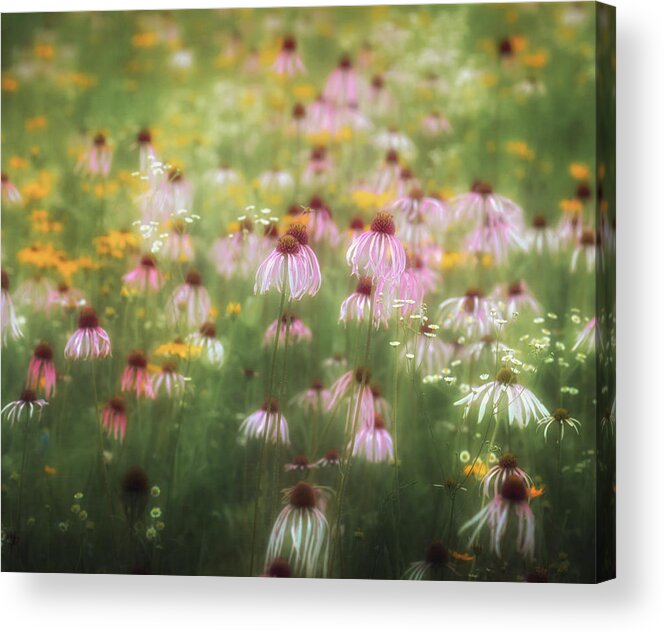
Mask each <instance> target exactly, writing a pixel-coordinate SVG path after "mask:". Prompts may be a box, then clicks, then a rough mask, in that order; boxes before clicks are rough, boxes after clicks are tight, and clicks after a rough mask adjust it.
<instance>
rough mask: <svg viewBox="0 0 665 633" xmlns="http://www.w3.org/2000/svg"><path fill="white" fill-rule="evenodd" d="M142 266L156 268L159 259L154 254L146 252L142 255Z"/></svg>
mask: <svg viewBox="0 0 665 633" xmlns="http://www.w3.org/2000/svg"><path fill="white" fill-rule="evenodd" d="M141 266H143V267H144V268H155V267H156V266H157V260H156V259H155V257H154V256H153V255H150V254H149V253H146V254H145V255H143V256H142V257H141Z"/></svg>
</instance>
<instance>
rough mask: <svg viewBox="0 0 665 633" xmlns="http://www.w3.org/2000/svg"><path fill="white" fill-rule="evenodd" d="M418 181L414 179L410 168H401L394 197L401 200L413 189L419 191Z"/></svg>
mask: <svg viewBox="0 0 665 633" xmlns="http://www.w3.org/2000/svg"><path fill="white" fill-rule="evenodd" d="M420 187H421V185H420V181H419V180H418V179H417V178H416V176H415V175H414V173H413V172H412V171H411V168H410V167H402V168H401V169H400V170H399V178H398V180H397V187H396V189H395V196H396V197H397V198H403V197H405V196H407V195H408V194H409V192H410V191H413V190H414V189H420Z"/></svg>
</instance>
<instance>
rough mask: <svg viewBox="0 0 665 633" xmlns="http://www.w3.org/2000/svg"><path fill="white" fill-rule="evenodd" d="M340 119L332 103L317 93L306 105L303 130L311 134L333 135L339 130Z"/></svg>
mask: <svg viewBox="0 0 665 633" xmlns="http://www.w3.org/2000/svg"><path fill="white" fill-rule="evenodd" d="M339 127H340V121H339V116H338V111H337V108H336V107H335V105H334V104H333V103H331V102H330V101H328V100H327V99H325V98H324V97H323V95H319V96H318V98H317V99H316V100H315V101H314V102H313V103H311V104H310V105H309V106H308V107H307V113H306V118H305V122H304V128H305V130H306V131H307V132H308V133H309V134H312V135H315V136H316V135H319V134H329V135H331V136H335V134H337V132H338V131H339Z"/></svg>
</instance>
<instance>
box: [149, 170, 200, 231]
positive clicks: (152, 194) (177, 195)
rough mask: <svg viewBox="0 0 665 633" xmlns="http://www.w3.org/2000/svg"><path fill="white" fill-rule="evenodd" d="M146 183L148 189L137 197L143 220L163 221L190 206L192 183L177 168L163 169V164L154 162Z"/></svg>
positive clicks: (192, 198)
mask: <svg viewBox="0 0 665 633" xmlns="http://www.w3.org/2000/svg"><path fill="white" fill-rule="evenodd" d="M148 183H149V189H148V191H146V192H145V193H144V194H143V195H141V196H140V198H139V204H140V206H141V209H142V212H143V220H144V222H152V221H158V222H164V221H166V220H168V219H169V218H170V217H172V216H173V215H175V214H176V213H178V212H179V211H182V210H190V209H191V208H192V202H193V200H194V194H193V189H192V184H191V182H190V181H189V180H188V179H187V178H185V176H184V175H183V173H182V171H180V170H179V169H171V170H170V171H165V170H164V165H162V164H161V163H159V162H155V163H154V164H153V165H152V166H151V171H150V172H149V175H148Z"/></svg>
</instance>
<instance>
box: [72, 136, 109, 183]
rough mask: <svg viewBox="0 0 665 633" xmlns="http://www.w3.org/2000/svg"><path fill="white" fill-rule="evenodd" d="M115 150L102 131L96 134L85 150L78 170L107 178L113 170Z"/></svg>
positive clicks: (77, 166) (77, 167)
mask: <svg viewBox="0 0 665 633" xmlns="http://www.w3.org/2000/svg"><path fill="white" fill-rule="evenodd" d="M112 158H113V152H112V151H111V147H110V146H109V144H108V142H107V141H106V136H104V134H102V133H101V132H100V133H98V134H96V135H95V136H94V138H93V139H92V143H91V144H90V145H88V147H87V148H86V149H85V150H84V151H83V154H81V157H80V158H79V161H78V163H77V164H76V171H77V172H83V174H85V175H87V176H102V177H104V178H106V177H107V176H108V175H109V173H110V172H111V160H112Z"/></svg>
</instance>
